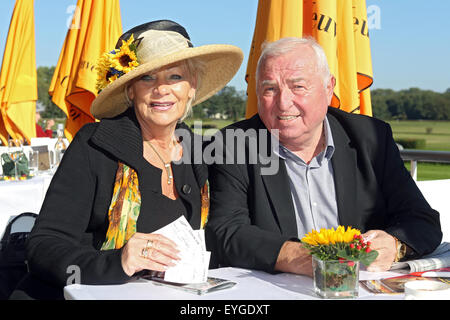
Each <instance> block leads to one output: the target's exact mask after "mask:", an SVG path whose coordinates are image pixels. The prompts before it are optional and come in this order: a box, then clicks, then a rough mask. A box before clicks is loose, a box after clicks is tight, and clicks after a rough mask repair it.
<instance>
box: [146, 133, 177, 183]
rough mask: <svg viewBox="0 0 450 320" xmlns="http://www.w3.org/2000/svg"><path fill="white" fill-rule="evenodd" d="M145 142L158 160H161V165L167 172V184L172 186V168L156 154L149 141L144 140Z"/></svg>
mask: <svg viewBox="0 0 450 320" xmlns="http://www.w3.org/2000/svg"><path fill="white" fill-rule="evenodd" d="M145 142H147V143H148V145H149V146H150V147H151V148H152V149H153V151H154V152H155V153H156V155H157V156H158V158H159V160H161V162H162V163H163V165H164V168H165V169H166V171H167V184H172V179H173V175H172V167H171V166H170V162H165V161H164V159H163V158H162V157H161V155H160V154H159V153H158V151H156V148H155V147H154V146H153V145H152V144H151V143H150V141H148V140H146V141H145Z"/></svg>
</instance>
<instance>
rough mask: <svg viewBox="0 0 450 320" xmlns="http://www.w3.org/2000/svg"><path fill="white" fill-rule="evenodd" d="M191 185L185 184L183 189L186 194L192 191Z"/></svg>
mask: <svg viewBox="0 0 450 320" xmlns="http://www.w3.org/2000/svg"><path fill="white" fill-rule="evenodd" d="M191 190H192V188H191V186H190V185H188V184H185V185H184V186H183V187H182V188H181V191H183V193H184V194H190V193H191Z"/></svg>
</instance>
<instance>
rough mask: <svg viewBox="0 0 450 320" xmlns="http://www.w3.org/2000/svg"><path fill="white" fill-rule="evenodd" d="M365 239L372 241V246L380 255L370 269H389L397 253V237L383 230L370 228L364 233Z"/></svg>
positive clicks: (374, 270) (376, 270)
mask: <svg viewBox="0 0 450 320" xmlns="http://www.w3.org/2000/svg"><path fill="white" fill-rule="evenodd" d="M362 237H363V238H364V239H365V241H370V243H371V245H370V248H371V249H373V250H377V251H378V257H377V258H376V259H375V261H374V262H372V263H371V264H370V266H368V267H367V270H368V271H372V272H379V271H387V270H389V268H390V267H391V265H392V263H393V262H394V260H395V256H396V255H397V247H396V244H395V239H394V237H393V236H391V235H390V234H388V233H386V232H384V231H383V230H370V231H367V232H366V233H364V234H362Z"/></svg>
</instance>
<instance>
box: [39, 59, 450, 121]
mask: <svg viewBox="0 0 450 320" xmlns="http://www.w3.org/2000/svg"><path fill="white" fill-rule="evenodd" d="M54 71H55V67H39V68H38V69H37V78H38V100H39V101H40V102H41V103H42V104H43V105H44V106H45V107H46V108H45V111H43V112H42V117H43V118H64V117H65V114H64V112H62V111H61V109H59V108H58V107H57V106H56V105H55V104H54V103H53V102H52V101H51V97H50V96H49V94H48V88H49V86H50V82H51V80H52V77H53V73H54ZM371 96H372V111H373V116H374V117H377V118H379V119H384V120H391V119H399V120H418V119H423V120H450V88H449V89H447V91H445V92H444V93H439V92H434V91H431V90H422V89H418V88H410V89H406V90H400V91H394V90H391V89H375V90H371ZM246 104H247V96H246V93H245V91H238V90H236V88H235V87H233V86H226V87H225V88H223V89H222V90H220V91H219V92H218V93H216V94H215V95H214V96H212V97H211V98H209V99H208V100H206V101H204V102H202V103H201V104H199V105H198V106H196V107H194V108H193V117H194V118H196V119H208V118H215V119H217V118H219V119H229V120H233V121H236V120H239V119H242V118H243V117H244V116H245V109H246Z"/></svg>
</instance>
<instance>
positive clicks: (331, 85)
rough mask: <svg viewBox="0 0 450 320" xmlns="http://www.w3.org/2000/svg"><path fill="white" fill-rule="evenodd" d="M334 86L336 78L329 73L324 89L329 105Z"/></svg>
mask: <svg viewBox="0 0 450 320" xmlns="http://www.w3.org/2000/svg"><path fill="white" fill-rule="evenodd" d="M335 86H336V78H335V77H334V76H333V75H330V78H329V79H328V83H327V87H326V91H327V97H328V105H331V99H332V98H333V92H334V87H335Z"/></svg>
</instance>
